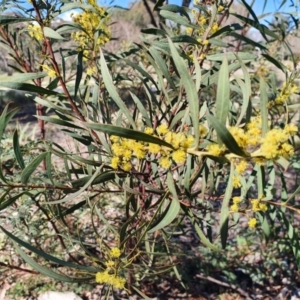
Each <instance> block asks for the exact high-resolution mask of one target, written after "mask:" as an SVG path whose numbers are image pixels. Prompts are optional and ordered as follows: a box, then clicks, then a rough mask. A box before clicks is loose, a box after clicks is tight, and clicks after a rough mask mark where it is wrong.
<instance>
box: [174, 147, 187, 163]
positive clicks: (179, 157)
mask: <svg viewBox="0 0 300 300" xmlns="http://www.w3.org/2000/svg"><path fill="white" fill-rule="evenodd" d="M172 158H173V160H174V161H175V162H176V163H177V164H182V163H184V162H185V160H186V152H184V151H183V150H176V151H174V152H173V153H172Z"/></svg>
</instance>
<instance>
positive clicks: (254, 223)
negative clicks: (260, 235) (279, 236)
mask: <svg viewBox="0 0 300 300" xmlns="http://www.w3.org/2000/svg"><path fill="white" fill-rule="evenodd" d="M256 224H257V220H256V219H255V218H251V219H250V220H249V222H248V226H249V228H255V227H256Z"/></svg>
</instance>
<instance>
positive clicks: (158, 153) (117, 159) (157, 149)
mask: <svg viewBox="0 0 300 300" xmlns="http://www.w3.org/2000/svg"><path fill="white" fill-rule="evenodd" d="M144 132H145V133H146V134H149V135H154V136H156V137H159V138H160V139H162V140H164V141H165V142H167V143H169V144H171V145H172V146H173V147H174V149H171V148H168V147H163V146H160V145H157V144H152V143H146V142H139V141H134V140H131V139H126V138H120V137H118V136H111V137H110V140H111V142H112V145H111V149H112V152H113V157H112V159H111V167H112V168H113V169H118V168H121V169H123V170H124V171H130V170H131V168H132V163H133V162H132V160H133V159H134V158H137V159H146V158H147V157H151V155H153V156H154V157H155V159H158V164H159V165H160V166H161V167H162V168H164V169H168V168H170V167H171V165H172V164H173V162H174V163H176V164H182V163H184V162H185V160H186V157H187V149H188V148H189V147H191V145H192V144H193V142H194V137H193V136H192V135H186V134H184V133H182V132H179V133H176V132H172V131H169V129H168V127H167V125H165V124H162V125H160V126H158V127H157V128H156V132H155V131H154V129H153V128H150V127H147V128H145V131H144Z"/></svg>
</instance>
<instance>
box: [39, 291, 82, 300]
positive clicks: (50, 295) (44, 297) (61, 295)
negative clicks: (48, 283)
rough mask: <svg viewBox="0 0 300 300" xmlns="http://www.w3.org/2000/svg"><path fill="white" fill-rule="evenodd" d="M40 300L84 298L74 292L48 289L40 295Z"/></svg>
mask: <svg viewBox="0 0 300 300" xmlns="http://www.w3.org/2000/svg"><path fill="white" fill-rule="evenodd" d="M38 300H82V298H80V297H79V296H77V295H76V294H75V293H73V292H54V291H48V292H45V293H42V294H40V295H39V297H38Z"/></svg>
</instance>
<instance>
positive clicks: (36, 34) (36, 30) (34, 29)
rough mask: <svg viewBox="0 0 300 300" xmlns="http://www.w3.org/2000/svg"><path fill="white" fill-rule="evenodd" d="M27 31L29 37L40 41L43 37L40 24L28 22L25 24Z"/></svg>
mask: <svg viewBox="0 0 300 300" xmlns="http://www.w3.org/2000/svg"><path fill="white" fill-rule="evenodd" d="M27 30H28V33H29V35H30V36H31V37H33V38H35V39H37V40H38V41H42V40H43V39H44V35H43V31H42V28H41V26H40V25H34V24H29V25H28V26H27Z"/></svg>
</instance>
